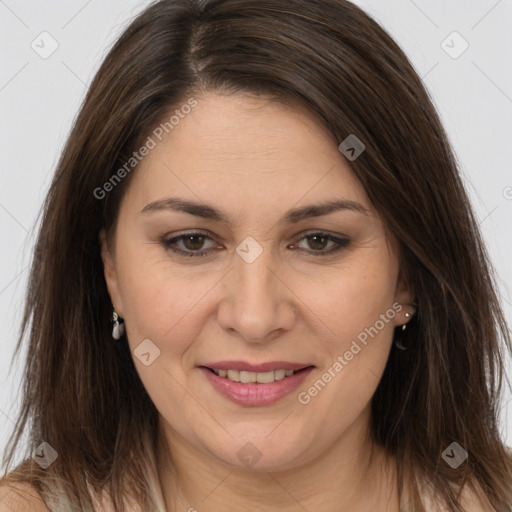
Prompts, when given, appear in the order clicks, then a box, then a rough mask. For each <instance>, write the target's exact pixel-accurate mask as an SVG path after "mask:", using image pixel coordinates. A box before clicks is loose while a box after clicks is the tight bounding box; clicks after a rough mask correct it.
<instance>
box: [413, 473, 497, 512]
mask: <svg viewBox="0 0 512 512" xmlns="http://www.w3.org/2000/svg"><path fill="white" fill-rule="evenodd" d="M421 494H422V499H423V502H424V504H425V505H426V510H427V511H428V512H448V508H447V505H446V503H444V502H443V503H441V501H440V498H439V497H438V496H437V494H436V493H434V492H433V491H432V489H431V488H430V487H429V488H426V487H423V488H422V492H421ZM459 505H460V506H461V507H462V510H463V511H464V512H496V510H495V509H494V508H493V506H492V505H491V503H490V502H489V500H488V499H487V497H486V496H485V493H484V492H483V491H482V488H481V487H480V485H479V484H477V483H476V482H475V481H474V480H471V481H468V482H467V483H466V485H464V487H463V488H462V491H461V493H460V496H459Z"/></svg>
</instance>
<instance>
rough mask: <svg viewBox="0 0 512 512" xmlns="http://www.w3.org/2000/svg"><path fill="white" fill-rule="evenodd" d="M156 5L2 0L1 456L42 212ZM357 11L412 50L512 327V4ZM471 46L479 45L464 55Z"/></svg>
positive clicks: (408, 4)
mask: <svg viewBox="0 0 512 512" xmlns="http://www.w3.org/2000/svg"><path fill="white" fill-rule="evenodd" d="M256 1H257V0H256ZM304 2H307V0H304ZM148 3H149V2H148V1H140V0H128V1H127V0H109V1H108V2H105V1H100V0H89V1H86V0H73V1H69V0H51V1H49V0H47V1H45V2H39V1H36V0H24V1H22V0H0V52H1V59H0V62H1V66H0V119H1V124H0V141H1V142H0V237H1V250H0V333H1V336H2V338H1V343H2V345H1V349H2V350H1V356H0V452H1V451H2V450H3V449H4V446H5V444H6V440H7V435H8V433H9V432H10V429H11V428H12V426H13V420H14V419H15V417H16V411H17V407H18V403H19V401H18V397H17V391H18V390H19V388H20V366H21V365H19V364H18V365H15V366H13V367H12V370H11V373H10V374H8V370H9V367H10V362H11V357H12V352H13V349H14V345H15V340H16V338H17V333H18V328H19V321H20V317H21V306H22V299H23V294H24V291H25V286H26V279H27V274H28V272H27V270H28V266H27V265H28V263H29V261H30V257H31V250H32V246H33V241H34V225H35V222H36V220H37V215H38V212H39V209H40V207H41V204H42V201H43V199H44V196H45V194H46V191H47V189H48V186H49V183H50V178H51V176H52V173H53V171H54V168H55V165H56V163H57V159H58V156H59V154H60V151H61V149H62V147H63V144H64V141H65V139H66V136H67V134H68V132H69V129H70V127H71V123H72V121H73V119H74V117H75V115H76V113H77V111H78V108H79V105H80V103H81V100H82V99H83V96H84V93H85V91H86V88H87V85H88V84H89V83H90V80H91V78H92V76H93V75H94V73H95V71H96V70H97V68H98V66H99V64H100V62H101V60H102V58H103V56H104V55H105V53H106V51H107V50H108V48H110V46H111V44H112V43H113V41H114V40H115V38H116V37H117V36H118V35H119V33H120V32H121V30H122V29H123V28H124V27H125V26H126V24H127V23H128V22H129V20H130V19H131V18H132V17H133V16H134V15H135V14H137V13H138V12H139V11H140V10H141V9H142V8H143V7H144V6H146V5H148ZM355 3H357V4H358V5H360V6H361V7H363V8H364V9H365V10H366V11H367V12H368V13H370V14H371V15H372V16H374V17H375V18H376V19H377V20H378V21H380V22H381V24H382V25H383V26H384V27H385V28H386V29H387V30H388V31H389V32H390V33H391V35H392V36H393V37H394V38H395V39H396V40H397V42H398V43H399V44H400V45H401V46H402V48H403V49H404V50H405V52H406V53H407V55H408V56H409V57H410V59H411V60H412V62H413V64H414V66H415V68H416V69H417V71H418V73H419V74H420V76H421V77H422V78H423V80H424V82H425V85H426V86H427V88H428V89H429V91H430V93H431V95H432V97H433V99H434V102H435V104H436V106H437V108H438V110H439V112H440V114H441V117H442V120H443V122H444V125H445V127H446V129H447V131H448V134H449V136H450V139H451V142H452V144H453V146H454V149H455V151H456V154H457V156H458V159H459V161H460V166H461V171H462V173H463V175H464V178H465V181H466V183H467V187H468V190H469V192H470V195H471V198H472V200H473V204H474V208H475V210H476V213H477V217H478V219H479V221H480V227H481V229H482V232H483V234H484V237H485V239H486V242H487V244H488V248H489V251H490V254H491V257H492V260H493V262H494V264H495V266H496V270H497V275H498V278H499V280H500V282H501V290H500V291H501V297H502V300H503V305H504V308H505V311H506V314H507V318H508V320H509V325H510V320H511V319H512V298H511V294H510V289H509V284H510V283H511V282H512V268H511V265H510V262H511V261H512V236H511V235H512V230H511V228H510V219H511V217H512V172H511V165H510V148H511V146H512V142H511V141H510V135H511V129H510V125H511V121H512V65H511V64H512V62H511V57H510V55H511V54H512V52H511V50H512V30H510V28H511V27H512V1H510V0H499V1H497V0H452V1H450V2H447V1H445V0H435V1H432V0H391V1H390V0H387V1H385V2H384V1H382V0H381V1H378V0H359V1H356V2H355ZM454 31H456V32H458V33H459V34H460V36H461V37H459V36H457V35H451V34H452V33H453V32H454ZM42 32H48V33H49V34H50V36H48V35H43V36H41V35H40V34H41V33H42ZM462 38H463V39H462ZM53 40H55V41H56V42H57V44H58V48H57V49H56V51H55V52H54V53H53V54H52V55H50V56H48V57H47V58H45V59H43V58H42V57H41V56H40V55H39V54H38V53H36V51H34V50H33V49H32V47H31V45H32V44H33V45H34V47H36V48H37V49H38V51H39V52H40V53H43V52H49V50H51V48H52V46H51V45H52V44H55V43H54V42H53ZM464 40H465V41H467V44H468V45H469V47H468V48H467V50H466V51H465V52H464V53H462V54H461V55H460V56H458V54H459V53H460V52H461V50H462V49H464V47H465V43H464ZM443 41H445V43H444V44H443ZM447 52H448V53H447ZM449 53H450V54H451V56H450V55H449ZM44 56H46V55H44ZM453 57H457V58H453ZM391 114H392V113H391ZM398 150H399V148H398ZM507 284H508V286H507ZM23 355H24V354H23ZM508 362H509V364H510V361H508ZM509 373H510V372H509ZM511 413H512V395H511V394H510V392H509V391H507V392H506V395H505V396H504V397H503V408H502V416H501V425H502V431H503V435H504V436H505V438H506V442H507V444H508V445H512V414H511ZM507 415H508V417H509V418H510V420H509V419H508V418H507Z"/></svg>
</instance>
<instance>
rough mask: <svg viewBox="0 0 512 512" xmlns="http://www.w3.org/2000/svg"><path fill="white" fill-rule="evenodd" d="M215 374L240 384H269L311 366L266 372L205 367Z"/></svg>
mask: <svg viewBox="0 0 512 512" xmlns="http://www.w3.org/2000/svg"><path fill="white" fill-rule="evenodd" d="M205 368H206V369H207V370H210V371H211V372H212V373H214V374H215V375H217V376H219V377H222V378H225V379H227V380H230V381H232V382H240V383H242V384H254V383H258V384H270V383H272V382H274V381H278V380H283V379H286V378H287V377H291V376H292V375H295V374H297V373H301V372H303V371H305V370H307V369H309V368H312V366H307V367H304V368H301V369H298V370H284V369H278V370H270V371H268V372H250V371H244V370H228V369H226V370H216V369H212V368H208V367H205Z"/></svg>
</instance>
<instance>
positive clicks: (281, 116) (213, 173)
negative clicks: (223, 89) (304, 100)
mask: <svg viewBox="0 0 512 512" xmlns="http://www.w3.org/2000/svg"><path fill="white" fill-rule="evenodd" d="M196 101H197V106H196V107H195V108H194V109H192V110H189V109H186V111H188V113H187V114H184V113H183V112H181V116H180V117H179V121H178V122H177V123H176V124H175V125H173V126H172V128H170V125H167V131H168V133H164V135H163V137H162V138H161V140H158V139H157V138H156V137H154V135H153V136H152V138H153V139H154V141H155V145H154V147H153V149H151V150H150V151H149V153H148V154H147V156H145V157H144V159H143V160H142V161H141V163H140V164H139V165H138V167H137V171H136V173H135V176H134V177H133V180H132V182H131V184H130V187H129V189H130V190H129V194H127V195H129V197H130V200H133V201H135V202H136V203H137V205H138V206H140V207H141V208H142V207H144V206H145V205H146V204H147V203H149V202H151V201H154V200H156V199H158V198H163V197H165V196H166V195H169V196H171V195H172V196H176V195H180V196H181V197H188V198H190V199H192V198H193V199H194V200H196V201H197V200H201V199H202V198H204V199H205V200H206V198H207V199H208V201H207V202H208V203H212V202H213V203H216V204H224V205H227V206H229V205H230V204H232V205H233V206H235V205H237V204H239V205H241V204H245V205H246V206H247V205H250V207H252V208H261V209H264V208H268V207H269V206H272V208H276V207H278V206H279V204H280V203H282V202H283V201H284V202H286V203H287V204H288V205H291V204H294V203H297V202H299V201H301V198H304V201H305V202H306V203H309V202H311V200H313V199H315V198H321V199H335V198H338V199H339V198H342V199H348V200H353V201H358V202H360V203H361V204H363V206H364V207H366V208H368V209H369V210H370V209H371V205H370V203H369V201H368V198H367V196H366V194H365V192H364V189H363V187H362V185H361V184H360V182H359V180H358V179H357V178H356V176H355V175H354V173H353V171H352V170H351V168H350V166H349V164H348V162H347V161H346V160H345V159H344V157H343V156H342V155H341V153H340V152H339V150H338V146H337V142H336V141H335V140H334V138H333V137H332V135H331V134H330V133H329V132H328V131H327V130H326V128H325V127H324V126H323V124H322V123H321V122H320V121H319V120H318V119H317V118H316V117H315V116H314V115H313V114H312V113H310V112H308V111H307V110H306V109H304V108H301V107H298V106H290V105H284V104H282V103H280V102H277V101H271V100H269V99H268V98H261V97H254V96H249V95H244V94H237V95H233V96H224V95H216V94H208V95H204V96H196ZM179 109H180V107H179V105H178V106H175V107H173V110H172V111H171V112H170V114H169V116H167V117H166V118H165V119H169V118H170V116H171V115H172V114H173V112H176V110H179ZM165 119H164V121H165ZM176 119H177V116H176ZM327 196H328V197H327ZM143 203H144V204H143Z"/></svg>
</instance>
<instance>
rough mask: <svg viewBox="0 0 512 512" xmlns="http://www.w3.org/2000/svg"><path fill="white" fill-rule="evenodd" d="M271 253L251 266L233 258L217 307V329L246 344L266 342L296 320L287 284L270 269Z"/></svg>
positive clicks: (262, 256) (293, 304)
mask: <svg viewBox="0 0 512 512" xmlns="http://www.w3.org/2000/svg"><path fill="white" fill-rule="evenodd" d="M271 258H272V256H271V254H270V251H263V253H262V254H261V255H260V256H259V257H258V258H257V259H256V260H255V261H253V262H252V263H248V262H246V261H244V259H243V258H241V257H239V256H238V255H235V258H234V268H233V270H232V271H231V272H229V273H228V275H227V276H226V281H225V283H224V292H223V297H222V299H221V301H220V304H219V308H218V322H219V324H220V326H221V327H222V328H223V329H224V330H226V331H228V332H230V333H231V334H233V333H236V334H238V336H240V337H241V338H243V339H244V340H245V341H247V342H251V343H258V342H260V343H261V342H266V341H270V340H272V339H274V338H275V337H277V336H279V335H280V334H283V333H284V332H286V331H289V330H290V329H292V327H293V325H294V324H295V322H296V320H297V311H298V308H297V307H296V303H295V300H296V297H295V295H294V294H293V292H292V290H291V286H290V284H291V283H290V284H288V283H286V282H285V280H284V278H283V276H280V275H279V272H276V271H275V270H273V269H272V268H271V267H273V268H275V265H272V262H271Z"/></svg>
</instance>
